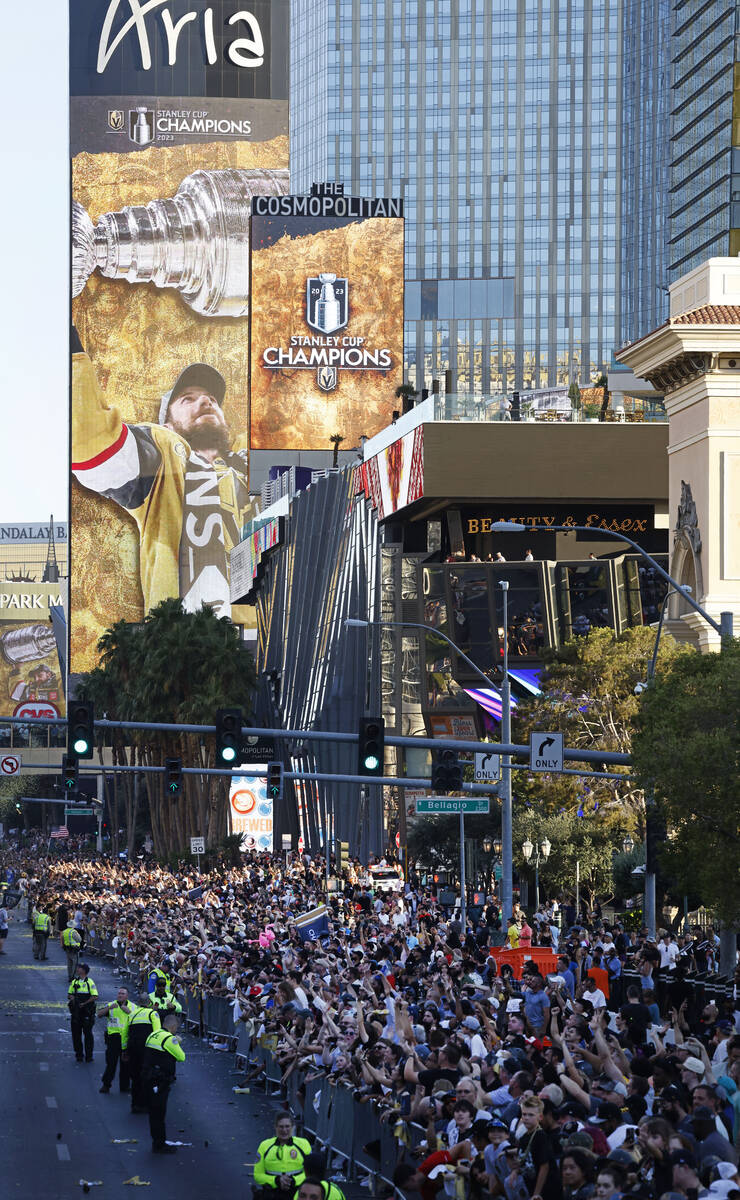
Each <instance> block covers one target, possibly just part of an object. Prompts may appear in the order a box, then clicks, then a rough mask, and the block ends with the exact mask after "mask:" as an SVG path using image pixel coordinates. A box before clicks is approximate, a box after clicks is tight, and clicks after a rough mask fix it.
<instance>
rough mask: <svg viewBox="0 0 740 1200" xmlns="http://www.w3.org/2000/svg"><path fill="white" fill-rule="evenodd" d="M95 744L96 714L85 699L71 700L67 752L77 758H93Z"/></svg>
mask: <svg viewBox="0 0 740 1200" xmlns="http://www.w3.org/2000/svg"><path fill="white" fill-rule="evenodd" d="M94 744H95V714H94V712H93V706H92V704H88V703H87V701H85V700H70V702H69V704H68V706H67V753H68V754H69V755H74V757H75V758H92V756H93V746H94Z"/></svg>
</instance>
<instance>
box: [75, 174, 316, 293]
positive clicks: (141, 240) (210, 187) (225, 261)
mask: <svg viewBox="0 0 740 1200" xmlns="http://www.w3.org/2000/svg"><path fill="white" fill-rule="evenodd" d="M288 189H289V175H288V171H287V170H268V169H261V170H238V169H232V170H222V171H215V170H214V171H194V172H193V174H192V175H188V176H187V178H185V179H183V181H182V183H181V184H180V186H179V188H178V189H177V192H176V194H175V195H174V196H172V197H171V198H169V199H164V200H150V201H149V203H148V204H141V205H131V206H127V207H126V208H123V209H121V211H120V212H112V213H106V214H105V215H104V216H102V217H101V218H100V219H99V221H98V223H97V225H93V223H92V221H91V220H90V217H89V216H88V214H87V213H86V211H85V209H84V208H83V207H82V205H81V204H79V203H78V202H77V201H74V202H73V205H72V295H73V296H79V294H80V292H81V291H82V290H83V288H84V287H85V284H86V283H87V281H88V279H89V278H90V276H91V275H92V273H93V271H96V270H97V271H98V272H99V273H100V274H101V275H105V276H106V277H107V278H108V279H126V280H128V282H129V283H153V284H155V285H156V286H157V287H160V288H176V289H177V291H179V293H180V295H181V296H182V298H183V300H184V301H185V303H186V304H188V305H189V306H190V308H192V309H193V310H194V311H195V312H197V313H200V314H201V315H203V316H208V317H244V316H246V315H247V314H248V312H249V219H250V213H251V202H252V197H253V196H284V195H287V193H288ZM329 278H332V277H330V276H327V279H329ZM330 290H331V289H330Z"/></svg>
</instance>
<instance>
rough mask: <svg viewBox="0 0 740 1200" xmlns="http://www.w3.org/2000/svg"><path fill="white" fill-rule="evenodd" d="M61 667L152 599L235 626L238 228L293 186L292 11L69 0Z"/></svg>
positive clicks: (243, 425) (244, 393)
mask: <svg viewBox="0 0 740 1200" xmlns="http://www.w3.org/2000/svg"><path fill="white" fill-rule="evenodd" d="M69 12H70V139H71V155H72V295H73V301H72V316H73V326H74V328H73V333H72V394H71V422H72V435H71V443H72V483H71V498H70V518H71V520H70V584H71V586H70V670H71V671H73V672H84V671H87V670H89V669H90V668H92V667H93V666H95V664H96V662H97V649H96V646H97V641H98V639H99V638H100V636H101V634H102V633H103V632H104V630H105V629H107V628H108V627H109V626H110V625H111V624H113V623H114V622H115V621H119V620H126V621H132V622H137V621H140V620H141V619H142V617H143V616H144V615H145V614H146V613H147V612H148V611H149V610H150V609H151V608H152V607H154V605H156V604H157V603H158V602H159V601H161V600H163V599H167V598H170V597H173V596H179V597H181V598H182V600H183V603H184V605H185V607H186V608H188V609H196V608H199V607H200V606H201V604H204V603H205V604H208V605H210V606H211V607H213V609H214V610H215V611H216V612H217V613H218V615H219V616H230V617H232V619H234V620H236V621H240V620H242V619H243V618H244V616H245V614H244V612H243V611H240V610H238V609H232V607H231V606H230V603H229V582H228V562H229V553H230V550H231V548H232V546H233V545H235V544H236V543H237V542H238V541H239V537H240V531H241V528H242V526H243V524H244V523H245V521H246V520H249V519H250V517H251V515H252V512H251V506H250V502H249V493H248V463H247V446H248V424H249V411H248V403H249V402H248V388H249V363H248V357H249V356H248V322H249V295H250V278H249V265H250V264H249V221H250V211H251V204H252V200H253V198H254V197H255V196H259V195H264V196H279V195H282V194H284V193H287V192H288V191H289V183H288V170H287V168H288V38H289V25H288V23H289V0H250V4H249V5H248V6H244V5H243V4H242V3H241V2H240V0H71V3H70V8H69Z"/></svg>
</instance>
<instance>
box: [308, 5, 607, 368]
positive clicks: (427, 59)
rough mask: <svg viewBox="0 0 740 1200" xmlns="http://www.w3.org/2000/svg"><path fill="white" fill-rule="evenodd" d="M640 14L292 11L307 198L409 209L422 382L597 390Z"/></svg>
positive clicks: (411, 287) (469, 9)
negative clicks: (632, 35) (370, 200)
mask: <svg viewBox="0 0 740 1200" xmlns="http://www.w3.org/2000/svg"><path fill="white" fill-rule="evenodd" d="M623 8H624V6H623V4H622V3H616V4H610V3H609V2H608V0H550V2H548V0H516V2H515V0H498V2H497V3H495V4H494V3H493V2H492V0H438V2H436V3H434V4H432V3H425V2H423V0H293V5H292V20H291V112H290V121H291V133H290V136H291V185H292V190H293V191H294V192H305V191H307V190H308V189H309V188H310V186H311V184H312V183H313V182H326V181H329V182H333V181H337V182H341V183H344V185H345V190H346V191H347V193H352V194H358V195H370V196H398V195H400V196H403V198H404V200H405V205H406V331H405V340H406V358H407V367H408V373H409V378H410V380H411V381H412V382H414V383H415V384H416V386H417V387H419V388H420V387H422V386H424V385H426V386H429V382H430V380H431V378H432V377H433V376H439V375H440V374H441V372H442V371H445V370H448V369H449V370H451V371H452V372H453V380H454V384H455V388H456V390H458V391H461V392H463V391H465V392H468V391H470V392H496V391H499V390H508V391H511V390H512V389H514V388H531V387H547V386H553V385H556V384H567V383H569V382H570V381H571V380H573V379H576V380H578V381H580V382H581V383H588V382H589V380H591V379H593V377H594V376H595V375H598V374H599V373H600V372H601V371H602V370H603V369H604V368H605V366H606V365H607V364H608V363H609V359H610V355H611V351H612V349H613V347H614V346H615V345H619V344H620V343H621V329H620V325H621V320H620V317H621V298H620V291H621V275H620V270H619V264H620V259H621V254H622V249H621V244H620V241H621V238H620V222H619V212H618V208H619V205H620V202H621V179H620V177H621V171H622V161H621V157H620V154H619V136H620V129H621V124H622V96H623V93H622V49H623V27H622V21H623Z"/></svg>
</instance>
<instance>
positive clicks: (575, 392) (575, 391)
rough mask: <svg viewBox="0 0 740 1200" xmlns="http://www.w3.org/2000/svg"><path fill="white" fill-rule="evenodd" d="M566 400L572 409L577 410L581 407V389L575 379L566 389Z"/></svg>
mask: <svg viewBox="0 0 740 1200" xmlns="http://www.w3.org/2000/svg"><path fill="white" fill-rule="evenodd" d="M568 399H569V400H570V402H571V405H572V407H573V408H574V409H576V410H578V409H579V408H580V407H581V389H580V388H579V386H578V384H577V383H576V381H575V379H574V380H573V382H572V383H571V385H570V387H569V388H568Z"/></svg>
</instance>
